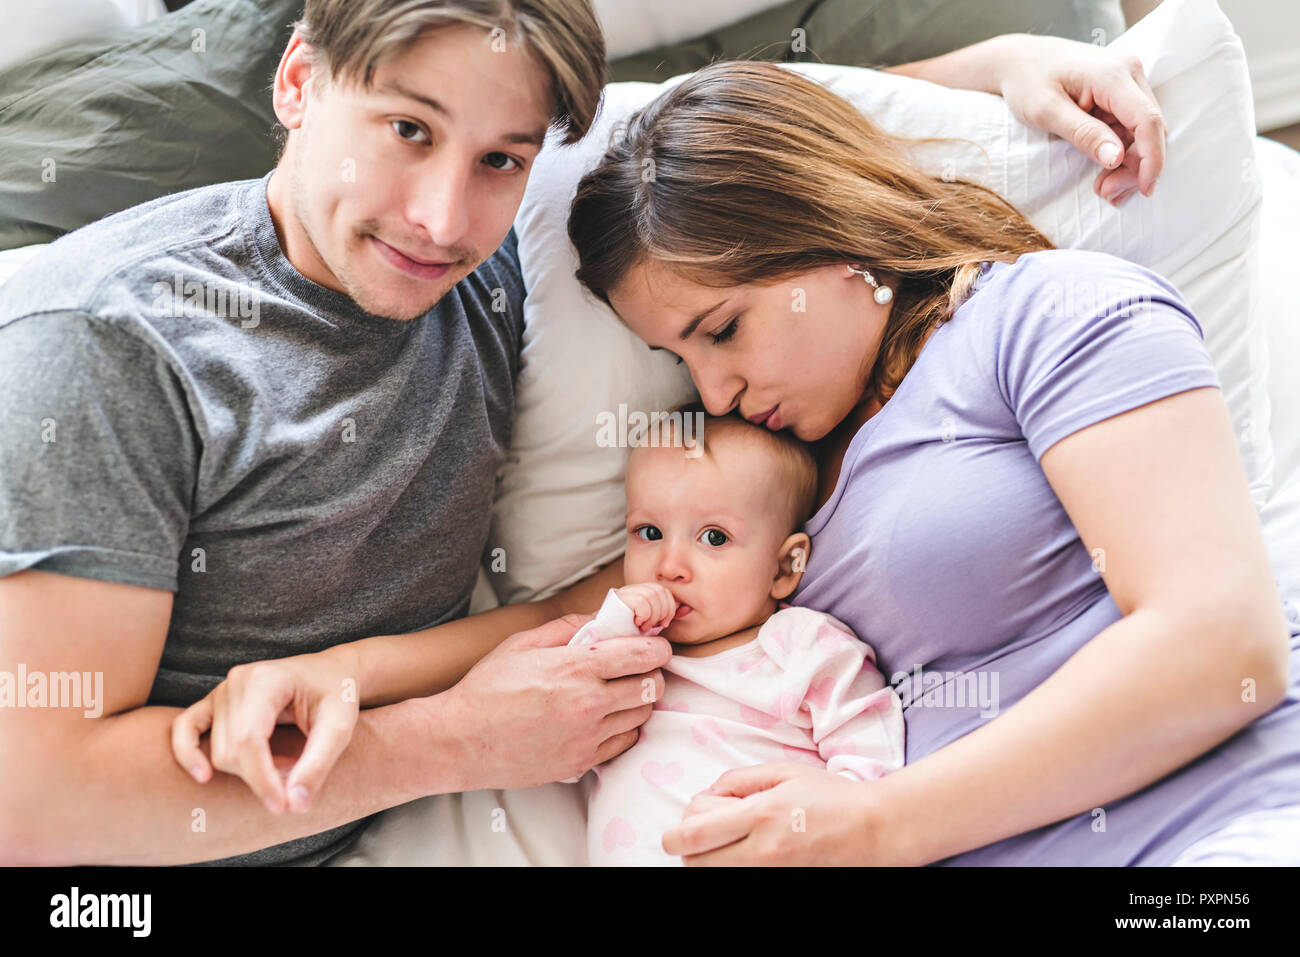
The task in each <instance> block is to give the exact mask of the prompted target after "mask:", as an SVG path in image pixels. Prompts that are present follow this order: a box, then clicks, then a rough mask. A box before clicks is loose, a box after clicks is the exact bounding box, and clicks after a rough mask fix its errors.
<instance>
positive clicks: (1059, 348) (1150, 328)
mask: <svg viewBox="0 0 1300 957" xmlns="http://www.w3.org/2000/svg"><path fill="white" fill-rule="evenodd" d="M1011 269H1012V270H1014V272H1013V273H1010V274H1008V275H1006V276H1005V277H1003V278H1002V280H1001V282H999V283H997V285H998V286H1000V287H1001V288H1000V289H997V295H996V299H997V301H996V303H995V304H994V305H995V307H996V308H998V309H999V310H1001V312H1000V319H999V321H998V323H997V329H998V336H997V345H996V366H997V371H996V375H997V379H998V386H999V388H1000V389H1001V391H1002V395H1003V398H1004V399H1005V400H1006V402H1007V404H1008V405H1009V406H1010V408H1011V409H1012V411H1013V412H1014V414H1015V417H1016V420H1017V422H1019V424H1020V428H1021V431H1022V433H1023V434H1024V436H1025V439H1026V440H1027V442H1028V444H1029V448H1030V451H1031V452H1033V454H1034V458H1035V459H1041V458H1042V456H1043V453H1044V452H1046V451H1047V450H1048V449H1049V448H1051V447H1052V446H1053V445H1054V444H1055V443H1056V442H1058V441H1060V440H1061V439H1063V438H1065V437H1066V436H1067V435H1070V434H1071V433H1073V432H1077V431H1079V430H1080V429H1084V428H1086V427H1088V426H1090V425H1093V424H1095V423H1097V422H1100V421H1102V420H1103V419H1108V418H1110V417H1112V416H1115V415H1119V414H1120V413H1123V412H1127V411H1129V410H1131V409H1135V408H1138V407H1139V406H1142V405H1146V404H1147V403H1149V402H1154V401H1156V400H1158V399H1163V398H1165V397H1167V396H1171V395H1174V394H1176V393H1179V392H1185V391H1187V390H1188V389H1197V388H1201V387H1204V386H1214V387H1216V388H1222V386H1221V385H1220V382H1219V378H1218V375H1217V374H1216V372H1215V370H1214V367H1213V365H1212V364H1211V362H1210V358H1209V354H1208V353H1207V352H1206V349H1205V339H1204V334H1203V332H1202V330H1201V326H1200V323H1199V322H1198V321H1197V320H1196V317H1195V316H1193V315H1192V312H1191V309H1190V308H1189V307H1188V305H1187V303H1186V302H1185V301H1184V300H1183V297H1182V295H1181V294H1180V293H1179V292H1178V290H1177V289H1176V288H1175V287H1174V286H1173V285H1172V284H1171V283H1169V282H1168V280H1166V279H1165V278H1164V277H1162V276H1160V275H1159V274H1157V273H1155V272H1152V271H1151V270H1149V269H1146V268H1145V267H1142V266H1139V265H1137V264H1135V263H1131V262H1128V261H1127V260H1124V259H1120V258H1119V257H1115V256H1110V255H1106V254H1104V253H1083V252H1077V251H1060V250H1058V251H1052V252H1051V253H1049V254H1046V255H1043V254H1039V255H1037V256H1029V257H1022V259H1021V261H1019V262H1017V263H1016V264H1014V265H1013V266H1012V267H1011ZM989 291H990V292H993V291H994V289H992V288H991V289H989ZM978 294H982V291H981V293H977V295H978Z"/></svg>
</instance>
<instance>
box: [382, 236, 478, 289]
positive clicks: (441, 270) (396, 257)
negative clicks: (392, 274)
mask: <svg viewBox="0 0 1300 957" xmlns="http://www.w3.org/2000/svg"><path fill="white" fill-rule="evenodd" d="M366 238H367V239H368V240H370V242H371V243H372V244H373V245H374V247H375V250H376V252H378V253H379V255H380V257H381V258H382V259H383V260H384V261H385V262H387V263H388V264H389V265H390V266H393V267H394V268H395V269H398V270H400V271H402V272H404V273H406V274H407V275H408V276H414V277H415V278H416V279H441V278H442V277H443V276H445V275H446V274H447V273H448V272H449V271H450V270H451V268H452V267H453V266H455V265H456V263H455V262H439V261H435V260H429V259H419V258H417V257H415V256H413V255H411V254H410V253H406V252H403V251H402V250H400V249H398V248H396V247H395V246H390V245H388V243H386V242H384V241H383V240H382V239H380V238H379V237H378V236H367V237H366Z"/></svg>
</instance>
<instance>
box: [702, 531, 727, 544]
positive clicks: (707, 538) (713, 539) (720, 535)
mask: <svg viewBox="0 0 1300 957" xmlns="http://www.w3.org/2000/svg"><path fill="white" fill-rule="evenodd" d="M700 538H701V539H702V540H703V541H704V544H706V545H712V546H713V547H714V548H721V547H722V546H723V545H725V544H727V533H726V532H724V531H723V530H722V529H720V528H706V529H705V530H704V534H702V535H701V536H700Z"/></svg>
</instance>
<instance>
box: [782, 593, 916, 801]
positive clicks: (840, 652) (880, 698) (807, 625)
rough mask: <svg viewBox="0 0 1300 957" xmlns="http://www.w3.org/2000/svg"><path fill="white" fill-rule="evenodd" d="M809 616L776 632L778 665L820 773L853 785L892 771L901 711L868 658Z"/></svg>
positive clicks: (854, 642)
mask: <svg viewBox="0 0 1300 957" xmlns="http://www.w3.org/2000/svg"><path fill="white" fill-rule="evenodd" d="M804 611H805V612H806V611H807V610H806V609H805V610H804ZM812 614H815V615H816V618H812V617H805V620H804V621H801V622H800V623H799V626H798V627H795V628H788V629H786V630H784V631H783V632H781V640H780V644H784V646H785V647H784V648H783V649H781V654H780V655H779V657H778V662H779V663H780V664H781V665H782V667H783V668H784V669H785V670H786V672H787V674H788V676H789V677H790V678H793V679H794V681H793V683H792V685H791V686H789V687H790V690H791V691H792V692H793V693H795V694H796V695H799V696H801V698H802V703H801V704H800V706H799V707H800V710H803V711H807V713H808V716H809V719H810V720H811V722H812V733H813V740H814V741H815V742H816V744H817V750H818V752H819V753H820V754H821V757H822V760H824V761H825V762H826V770H828V771H831V772H834V773H837V774H842V775H845V776H846V777H850V778H853V779H855V780H859V781H867V780H872V779H874V778H879V777H883V776H884V775H886V774H888V773H889V772H891V771H896V770H898V769H899V768H901V767H902V766H903V762H904V759H905V752H904V748H903V745H904V734H905V726H904V723H903V705H902V702H901V701H900V700H899V698H898V695H897V694H895V692H894V689H893V688H891V687H889V684H888V682H886V681H885V677H884V675H882V674H881V673H880V671H879V670H877V668H876V665H875V658H876V656H875V652H874V651H873V650H872V648H871V647H870V646H869V645H867V644H866V643H864V642H862V641H860V640H859V639H858V638H857V636H856V635H854V634H853V633H852V632H850V631H847V630H846V629H844V628H843V627H841V626H840V625H839V624H838V623H837V622H836V621H835V620H834V619H832V618H831V617H830V616H829V615H822V614H820V613H812ZM774 617H775V616H774Z"/></svg>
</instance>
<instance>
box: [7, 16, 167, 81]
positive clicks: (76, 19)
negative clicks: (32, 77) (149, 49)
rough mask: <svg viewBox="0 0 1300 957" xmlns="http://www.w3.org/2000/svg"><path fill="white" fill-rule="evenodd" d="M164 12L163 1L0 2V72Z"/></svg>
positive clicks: (131, 25) (136, 23)
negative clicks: (54, 50)
mask: <svg viewBox="0 0 1300 957" xmlns="http://www.w3.org/2000/svg"><path fill="white" fill-rule="evenodd" d="M166 12H167V8H166V7H165V6H163V0H42V2H41V3H32V0H0V23H3V24H4V30H2V31H0V69H4V68H5V67H8V66H12V65H13V64H15V63H21V62H22V61H24V60H28V59H31V58H32V57H35V56H39V55H40V54H42V53H45V52H47V51H49V50H52V49H54V48H56V47H60V46H64V45H66V44H69V43H77V42H79V41H81V40H89V39H92V38H94V39H98V38H99V37H101V36H102V35H103V34H105V33H108V32H109V31H112V30H120V29H122V28H123V27H133V26H137V25H139V24H141V23H145V22H147V21H149V20H152V19H154V17H159V16H162V15H163V14H164V13H166Z"/></svg>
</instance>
